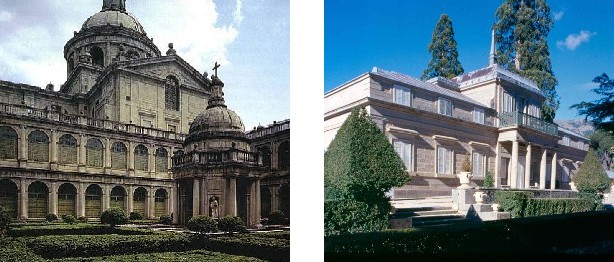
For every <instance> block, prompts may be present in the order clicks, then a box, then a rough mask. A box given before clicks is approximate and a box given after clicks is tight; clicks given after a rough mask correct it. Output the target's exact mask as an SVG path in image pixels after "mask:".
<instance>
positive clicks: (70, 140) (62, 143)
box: [58, 134, 77, 164]
mask: <svg viewBox="0 0 614 262" xmlns="http://www.w3.org/2000/svg"><path fill="white" fill-rule="evenodd" d="M58 155H59V157H58V161H59V163H60V164H77V139H76V138H75V137H74V136H72V135H69V134H66V135H63V136H61V137H60V139H59V140H58Z"/></svg>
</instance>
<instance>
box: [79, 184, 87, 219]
mask: <svg viewBox="0 0 614 262" xmlns="http://www.w3.org/2000/svg"><path fill="white" fill-rule="evenodd" d="M85 189H86V188H85V185H83V182H79V188H78V189H77V190H78V191H77V207H78V211H77V217H84V216H85Z"/></svg>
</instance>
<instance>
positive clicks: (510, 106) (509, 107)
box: [503, 92, 514, 112]
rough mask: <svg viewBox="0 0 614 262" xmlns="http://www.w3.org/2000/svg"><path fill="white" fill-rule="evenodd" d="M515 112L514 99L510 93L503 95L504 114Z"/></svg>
mask: <svg viewBox="0 0 614 262" xmlns="http://www.w3.org/2000/svg"><path fill="white" fill-rule="evenodd" d="M512 111H514V99H513V97H512V96H511V95H510V94H508V93H505V92H504V93H503V112H512Z"/></svg>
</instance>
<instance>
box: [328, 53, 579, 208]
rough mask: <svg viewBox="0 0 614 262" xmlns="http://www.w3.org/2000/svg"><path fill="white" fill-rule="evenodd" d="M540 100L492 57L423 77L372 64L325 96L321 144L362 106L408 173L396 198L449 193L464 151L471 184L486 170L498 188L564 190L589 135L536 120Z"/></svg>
mask: <svg viewBox="0 0 614 262" xmlns="http://www.w3.org/2000/svg"><path fill="white" fill-rule="evenodd" d="M493 53H494V51H493ZM491 57H494V56H491ZM544 100H545V97H544V95H543V94H542V92H541V91H540V90H539V89H538V87H537V86H536V84H535V83H533V82H531V81H530V80H528V79H526V78H524V77H522V76H519V75H517V74H515V73H512V72H510V71H508V70H505V69H504V68H502V67H499V66H498V65H497V64H495V63H494V59H491V63H490V65H489V66H488V67H486V68H483V69H479V70H476V71H473V72H470V73H467V74H464V75H461V76H458V77H455V78H452V79H444V78H434V79H430V80H428V81H421V80H418V79H415V78H412V77H410V76H407V75H405V74H401V73H397V72H392V71H386V70H382V69H379V68H373V70H372V71H370V72H368V73H365V74H362V75H360V76H358V77H356V78H354V79H351V80H350V81H348V82H346V83H344V84H342V85H341V86H339V87H337V88H334V89H332V90H330V91H328V92H327V93H326V94H325V95H324V101H325V102H324V103H325V113H324V123H325V124H324V126H325V129H324V137H325V145H326V146H328V144H330V142H331V141H332V139H333V138H334V137H335V134H336V132H337V130H338V129H339V128H340V126H341V124H342V123H343V122H344V121H345V119H346V118H347V116H348V115H349V114H350V112H351V109H352V108H354V107H357V106H361V107H365V108H366V110H367V112H368V113H369V114H370V115H371V118H372V119H373V121H375V123H376V124H377V125H378V126H379V128H380V129H381V130H382V131H383V132H384V134H385V135H386V137H388V139H389V141H390V143H391V144H392V145H393V146H394V148H395V150H396V151H397V153H398V154H399V155H400V156H401V158H402V159H403V161H404V163H405V166H406V169H407V172H408V173H409V174H410V175H411V176H412V177H413V178H412V180H411V182H410V183H409V184H408V185H406V186H404V187H401V188H397V189H395V192H394V193H395V197H398V198H403V197H424V196H436V195H449V194H450V189H451V188H453V187H456V186H458V185H459V182H458V179H457V178H455V174H457V173H458V172H459V171H460V168H461V166H462V161H463V159H464V158H465V157H464V156H465V155H470V158H471V162H472V169H473V175H474V181H475V182H476V183H477V184H478V185H482V182H483V179H484V177H485V175H486V173H487V172H489V173H490V174H492V175H493V177H494V180H495V186H497V187H511V188H541V189H545V188H552V189H554V188H555V187H556V188H561V189H569V188H570V187H569V182H570V178H571V177H572V176H573V175H574V174H575V172H576V171H577V169H578V168H579V165H580V163H581V161H582V160H583V159H584V157H585V155H586V152H587V150H588V146H589V140H588V139H587V138H585V137H583V136H581V135H578V134H575V133H573V132H571V131H568V130H565V129H562V128H559V127H558V126H557V125H556V124H553V123H548V122H545V121H543V120H542V119H541V118H540V112H541V111H540V107H541V104H542V102H543V101H544Z"/></svg>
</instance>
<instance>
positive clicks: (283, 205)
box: [279, 185, 290, 218]
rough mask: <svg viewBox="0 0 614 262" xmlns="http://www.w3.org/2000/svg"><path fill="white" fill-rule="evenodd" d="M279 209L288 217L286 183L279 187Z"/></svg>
mask: <svg viewBox="0 0 614 262" xmlns="http://www.w3.org/2000/svg"><path fill="white" fill-rule="evenodd" d="M279 210H281V211H282V212H284V214H285V215H286V217H287V218H290V187H289V186H288V185H283V186H281V187H280V188H279Z"/></svg>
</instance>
